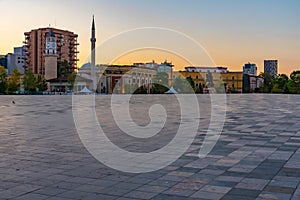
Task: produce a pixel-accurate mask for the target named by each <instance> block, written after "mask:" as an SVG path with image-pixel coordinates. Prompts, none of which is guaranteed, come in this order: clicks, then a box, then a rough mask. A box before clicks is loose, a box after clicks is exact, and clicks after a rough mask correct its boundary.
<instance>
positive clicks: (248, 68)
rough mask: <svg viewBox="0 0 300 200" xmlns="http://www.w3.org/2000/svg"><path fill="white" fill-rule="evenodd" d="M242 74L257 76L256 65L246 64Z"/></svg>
mask: <svg viewBox="0 0 300 200" xmlns="http://www.w3.org/2000/svg"><path fill="white" fill-rule="evenodd" d="M243 73H244V74H249V75H254V76H256V75H257V66H256V64H251V63H247V64H245V65H244V67H243Z"/></svg>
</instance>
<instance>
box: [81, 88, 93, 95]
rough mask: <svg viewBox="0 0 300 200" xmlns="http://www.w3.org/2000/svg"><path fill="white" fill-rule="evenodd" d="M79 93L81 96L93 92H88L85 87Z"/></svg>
mask: <svg viewBox="0 0 300 200" xmlns="http://www.w3.org/2000/svg"><path fill="white" fill-rule="evenodd" d="M79 93H81V94H90V93H93V92H92V91H90V90H89V89H87V87H84V88H83V89H82V90H81V91H80V92H79Z"/></svg>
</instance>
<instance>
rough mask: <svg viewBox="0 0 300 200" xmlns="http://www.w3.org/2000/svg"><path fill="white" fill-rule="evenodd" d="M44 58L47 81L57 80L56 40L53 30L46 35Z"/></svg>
mask: <svg viewBox="0 0 300 200" xmlns="http://www.w3.org/2000/svg"><path fill="white" fill-rule="evenodd" d="M44 56H45V78H46V80H49V79H55V78H57V54H56V38H55V35H54V33H53V29H52V28H50V29H49V32H48V33H47V35H46V48H45V54H44Z"/></svg>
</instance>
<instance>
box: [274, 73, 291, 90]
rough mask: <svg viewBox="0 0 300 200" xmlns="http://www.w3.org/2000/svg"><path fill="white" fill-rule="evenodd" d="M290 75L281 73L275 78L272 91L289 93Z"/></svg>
mask: <svg viewBox="0 0 300 200" xmlns="http://www.w3.org/2000/svg"><path fill="white" fill-rule="evenodd" d="M288 82H289V77H288V76H287V75H285V74H279V75H278V76H277V77H276V79H275V80H273V87H272V93H288V92H289V90H288V87H287V85H288Z"/></svg>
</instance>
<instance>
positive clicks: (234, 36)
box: [0, 0, 300, 74]
mask: <svg viewBox="0 0 300 200" xmlns="http://www.w3.org/2000/svg"><path fill="white" fill-rule="evenodd" d="M0 8H1V12H0V16H1V31H0V54H7V53H10V52H12V51H13V47H17V46H21V45H22V41H23V40H24V32H26V31H30V30H31V29H36V28H41V27H47V26H49V24H51V26H52V27H56V28H61V29H66V30H70V31H73V32H75V33H77V34H78V35H79V38H78V39H79V43H80V45H79V51H80V54H79V59H80V62H79V66H81V65H82V64H83V63H84V62H86V61H88V60H89V59H88V58H89V53H90V40H89V38H90V27H91V19H92V15H93V14H94V15H95V20H96V29H97V45H98V46H101V43H102V42H104V41H106V40H108V39H109V38H111V37H112V36H114V35H117V34H119V33H121V32H124V31H128V30H131V29H135V28H142V27H162V28H167V29H173V30H175V31H179V32H181V33H183V34H186V35H187V36H189V37H191V38H193V39H194V40H196V41H197V42H198V43H200V44H201V45H202V47H203V48H204V49H205V50H206V51H207V52H208V54H209V55H210V57H211V58H212V59H213V61H214V62H215V63H216V64H217V65H221V66H228V67H229V69H230V70H231V71H240V70H241V69H242V66H243V65H244V64H245V63H247V62H252V63H256V64H257V65H258V67H259V69H258V71H259V72H260V71H263V60H264V59H278V60H279V72H280V73H287V74H289V73H290V72H291V71H293V70H297V69H298V70H300V26H299V24H300V12H299V10H300V1H299V0H251V1H250V0H249V1H246V0H73V1H71V0H63V1H62V0H51V1H37V0H22V1H20V0H0ZM155 37H156V38H159V35H156V36H155ZM128 42H130V43H135V42H136V41H135V40H134V39H130V40H129V41H126V42H125V41H124V44H123V43H121V44H120V45H126V44H128ZM174 45H177V46H178V48H180V47H181V44H180V43H175V44H174ZM114 48H118V46H117V45H116V46H115V47H114ZM154 52H158V53H157V54H156V53H154ZM187 53H188V52H187ZM153 59H154V60H156V61H157V62H161V61H164V60H165V59H167V60H170V61H171V60H172V61H173V63H174V64H175V65H176V66H175V67H176V69H183V68H184V67H185V65H187V64H188V62H185V60H184V59H182V58H180V55H179V56H178V55H176V56H175V55H172V53H166V52H165V53H159V51H153V52H150V51H149V49H148V50H146V51H144V52H143V51H138V52H135V53H132V52H131V53H129V54H126V55H120V56H119V59H117V60H115V61H114V63H118V64H130V63H131V62H144V61H152V60H153ZM105 62H107V61H106V60H103V61H102V60H100V59H98V60H97V63H105ZM195 64H197V65H202V63H201V62H199V63H195Z"/></svg>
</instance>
